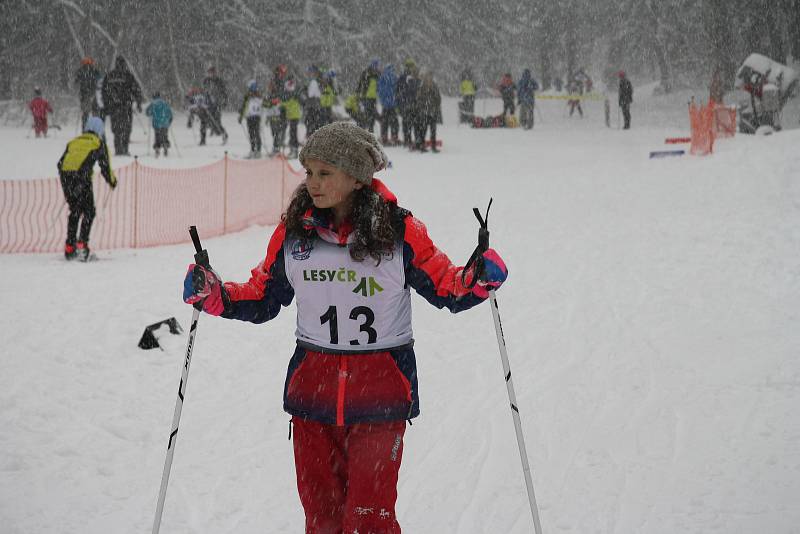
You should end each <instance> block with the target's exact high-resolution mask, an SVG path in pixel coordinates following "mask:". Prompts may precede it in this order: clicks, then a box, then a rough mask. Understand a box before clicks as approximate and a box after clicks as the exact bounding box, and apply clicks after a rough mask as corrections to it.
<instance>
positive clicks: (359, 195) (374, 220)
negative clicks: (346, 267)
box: [281, 183, 408, 264]
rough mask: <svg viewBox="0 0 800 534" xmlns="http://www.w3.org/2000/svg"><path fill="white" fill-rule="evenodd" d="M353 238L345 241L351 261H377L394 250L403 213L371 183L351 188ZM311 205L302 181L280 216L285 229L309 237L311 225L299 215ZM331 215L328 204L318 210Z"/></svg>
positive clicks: (299, 235)
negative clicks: (349, 241)
mask: <svg viewBox="0 0 800 534" xmlns="http://www.w3.org/2000/svg"><path fill="white" fill-rule="evenodd" d="M352 194H353V210H352V213H351V214H350V215H351V220H352V222H353V241H352V242H351V243H349V244H348V250H349V251H350V257H351V258H353V259H354V260H355V261H364V259H366V258H367V256H369V257H371V258H372V259H374V260H375V263H376V264H379V263H380V262H381V260H382V259H383V258H384V257H387V258H391V257H392V255H393V254H394V247H395V242H396V241H397V238H398V236H399V235H400V232H401V231H402V224H403V219H404V217H405V214H406V213H408V212H407V211H405V210H404V209H402V208H399V207H398V206H397V204H395V203H394V202H387V201H386V200H385V199H384V198H383V197H382V196H381V195H380V194H378V192H377V191H375V190H374V189H372V188H371V187H362V188H361V189H357V190H356V191H353V193H352ZM313 206H314V201H313V200H312V199H311V195H309V194H308V189H306V184H305V183H302V184H300V186H298V188H297V189H295V191H294V193H293V194H292V200H291V201H290V202H289V207H288V208H287V209H286V213H284V214H283V216H282V217H281V220H282V221H283V223H284V224H285V225H286V233H287V234H290V235H293V236H295V237H311V236H312V234H313V233H314V230H313V229H309V228H307V227H306V225H305V224H304V221H303V218H304V216H305V214H306V211H308V209H309V208H311V207H313ZM319 211H321V212H322V213H325V214H327V215H328V216H329V217H330V218H331V219H332V218H333V210H331V209H330V208H326V209H321V210H319Z"/></svg>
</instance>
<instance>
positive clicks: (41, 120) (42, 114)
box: [28, 87, 53, 137]
mask: <svg viewBox="0 0 800 534" xmlns="http://www.w3.org/2000/svg"><path fill="white" fill-rule="evenodd" d="M28 109H30V110H31V114H32V115H33V131H34V132H35V133H36V137H41V136H44V137H47V114H48V113H52V112H53V108H52V107H51V106H50V102H48V101H47V100H45V98H44V97H42V90H41V89H40V88H38V87H34V88H33V100H31V101H30V102H29V103H28Z"/></svg>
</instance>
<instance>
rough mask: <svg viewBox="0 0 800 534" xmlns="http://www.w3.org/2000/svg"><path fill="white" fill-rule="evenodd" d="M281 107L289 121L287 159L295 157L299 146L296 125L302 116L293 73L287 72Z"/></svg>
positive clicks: (298, 92)
mask: <svg viewBox="0 0 800 534" xmlns="http://www.w3.org/2000/svg"><path fill="white" fill-rule="evenodd" d="M284 95H285V100H284V101H283V108H284V109H285V110H286V120H287V121H289V156H288V157H289V159H293V158H296V157H297V151H298V150H299V148H300V140H299V138H298V136H297V126H298V125H299V124H300V118H301V117H302V116H303V109H302V107H301V106H300V88H299V87H298V86H297V81H296V80H295V79H294V74H291V73H289V75H288V76H287V77H286V82H285V83H284Z"/></svg>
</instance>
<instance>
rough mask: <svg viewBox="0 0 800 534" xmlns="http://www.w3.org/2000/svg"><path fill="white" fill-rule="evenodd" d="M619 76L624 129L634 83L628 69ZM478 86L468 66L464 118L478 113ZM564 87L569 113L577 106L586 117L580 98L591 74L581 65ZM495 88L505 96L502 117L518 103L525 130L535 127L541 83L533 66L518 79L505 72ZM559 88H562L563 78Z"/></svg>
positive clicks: (463, 88) (627, 125)
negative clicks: (627, 73)
mask: <svg viewBox="0 0 800 534" xmlns="http://www.w3.org/2000/svg"><path fill="white" fill-rule="evenodd" d="M617 76H618V78H619V107H620V110H621V112H622V116H623V118H624V121H625V122H624V124H625V125H624V126H623V129H626V130H627V129H629V128H630V122H631V114H630V107H631V104H632V103H633V86H632V85H631V82H630V81H629V80H628V78H627V77H626V75H625V71H619V72H618V73H617ZM477 87H478V85H477V83H476V82H475V78H474V76H473V75H472V71H471V70H470V69H465V70H464V71H463V72H462V73H461V85H460V94H461V102H460V103H459V115H460V121H461V122H466V123H469V122H472V121H473V119H474V117H475V94H476V92H477ZM565 88H566V90H567V93H568V99H567V107H568V109H569V116H570V117H571V116H572V115H573V114H574V112H575V111H576V110H577V111H578V114H579V115H580V116H581V117H583V108H582V107H581V99H582V96H583V95H584V94H585V93H590V92H591V91H592V88H593V82H592V79H591V77H589V75H588V74H586V72H585V71H584V70H583V69H579V70H578V71H577V72H575V74H573V75H572V76H571V77H570V79H569V81H568V82H567V84H566V87H565ZM495 90H496V91H497V93H498V94H499V95H500V98H501V99H502V100H503V115H502V117H503V118H505V119H506V123H507V122H508V119H509V118H510V117H513V116H514V115H515V113H516V111H517V106H519V123H520V125H521V126H522V127H523V128H524V129H526V130H530V129H531V128H533V125H534V109H535V103H536V91H538V90H539V83H538V82H537V81H536V80H535V79H534V78H533V75H532V73H531V70H530V69H525V70H523V72H522V77H521V78H520V79H519V81H518V82H514V78H513V77H512V75H511V73H510V72H507V73H505V74H504V75H503V76H502V78H501V79H500V81H499V82H498V83H497V85H496V86H495ZM556 90H557V91H560V90H561V83H560V82H559V84H558V87H556Z"/></svg>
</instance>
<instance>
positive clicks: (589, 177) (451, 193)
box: [0, 92, 800, 534]
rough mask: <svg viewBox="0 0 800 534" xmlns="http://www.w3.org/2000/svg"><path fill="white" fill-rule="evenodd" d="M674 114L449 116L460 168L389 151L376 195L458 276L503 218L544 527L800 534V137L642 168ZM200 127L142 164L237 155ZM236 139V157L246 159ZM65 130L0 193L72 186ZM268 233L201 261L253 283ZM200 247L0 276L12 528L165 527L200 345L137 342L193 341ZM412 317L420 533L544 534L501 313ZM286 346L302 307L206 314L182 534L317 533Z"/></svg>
mask: <svg viewBox="0 0 800 534" xmlns="http://www.w3.org/2000/svg"><path fill="white" fill-rule="evenodd" d="M682 98H683V97H671V98H670V99H657V98H647V96H646V95H645V94H643V93H642V92H638V93H637V101H636V103H635V104H634V108H633V130H631V131H621V130H617V129H615V128H612V129H606V128H605V126H604V125H603V121H602V104H601V103H595V104H589V105H588V106H587V109H586V111H587V115H588V117H587V118H585V119H582V120H581V119H577V118H573V119H568V118H567V117H565V113H564V104H563V102H555V103H553V102H548V103H542V106H541V110H540V111H541V115H537V117H536V119H537V124H536V128H535V129H534V130H533V131H530V132H525V131H521V130H504V129H497V130H474V129H471V128H466V127H463V126H462V127H458V126H457V125H456V121H455V102H454V101H447V103H446V106H447V112H446V115H445V121H446V125H445V126H444V127H443V128H441V134H440V137H441V138H442V139H444V151H443V152H442V153H441V154H438V155H434V154H425V155H420V154H409V153H407V152H405V151H404V150H402V149H399V148H389V149H388V153H389V155H390V158H391V159H392V161H393V166H392V168H391V169H388V170H387V171H384V172H382V173H381V174H380V175H379V176H380V177H381V178H382V179H383V180H384V181H385V182H386V183H387V184H388V185H389V187H390V188H392V189H393V190H394V191H395V193H396V194H397V195H398V197H399V198H400V201H401V204H403V205H404V206H406V207H408V208H410V209H412V210H413V211H414V213H415V215H416V216H417V217H419V218H421V219H422V220H423V221H425V222H426V224H427V225H428V228H429V230H430V233H431V235H432V237H433V239H434V240H435V241H436V242H437V243H438V244H439V245H440V247H441V248H443V249H444V250H445V251H447V252H448V253H449V254H450V256H451V258H452V259H453V260H454V261H458V262H463V261H465V260H466V258H467V257H468V255H469V254H470V252H471V251H472V248H473V247H474V242H475V237H476V227H477V223H476V221H475V219H474V217H473V215H472V212H471V208H472V207H473V206H479V207H482V208H484V207H485V206H486V203H487V202H488V199H489V197H494V205H493V208H492V213H491V216H490V229H491V231H492V242H493V245H494V246H495V247H496V248H497V249H498V250H499V251H500V253H501V254H502V255H503V257H504V258H505V259H506V261H507V263H508V265H509V268H510V277H509V280H508V282H507V284H506V285H505V286H504V287H503V288H502V289H501V291H500V292H499V293H498V299H499V304H500V311H501V314H502V318H503V326H504V330H505V335H506V341H507V344H508V350H509V356H510V360H511V366H512V369H513V372H514V378H515V384H516V388H517V396H518V404H519V407H520V410H521V416H522V423H523V427H524V431H525V438H526V440H527V445H528V454H529V457H530V462H531V466H532V470H533V479H534V486H535V489H536V492H537V498H538V501H539V504H540V509H541V518H542V524H543V527H544V531H545V532H546V533H555V532H559V533H574V534H586V533H619V534H622V533H664V534H674V533H676V532H680V533H709V532H719V533H724V534H732V533H751V532H768V533H771V534H789V533H795V532H798V530H799V529H800V527H799V526H798V525H800V504H798V502H799V501H798V499H797V496H798V495H800V417H798V414H797V409H798V406H800V358H798V350H799V349H800V328H798V326H797V325H798V319H800V307H798V301H800V252H799V251H800V184H799V183H798V180H799V179H800V151H798V150H797V147H798V145H800V132H798V131H793V132H783V133H780V134H777V135H774V136H771V137H753V136H750V137H745V136H737V137H736V138H734V139H731V140H722V141H720V142H719V143H718V145H717V147H716V153H715V154H714V155H713V156H710V157H705V158H697V157H690V156H685V157H682V158H673V159H661V160H650V159H648V152H649V151H650V150H654V149H660V148H664V146H665V145H664V144H663V140H664V138H665V137H666V136H671V135H676V134H685V133H686V132H687V130H688V126H687V125H686V122H687V121H686V119H685V107H684V106H685V101H684V102H681V99H682ZM482 104H483V103H482V102H478V106H477V110H478V111H479V112H481V113H482V112H483V109H482ZM496 106H497V102H491V103H490V104H489V105H488V106H487V113H489V112H496V111H498V110H499V107H496ZM614 112H615V110H614ZM615 118H616V117H612V124H613V121H614V119H615ZM183 120H184V119H183V118H181V119H179V120H178V121H177V124H176V127H175V133H176V135H177V137H178V143H179V146H178V148H179V149H180V152H181V155H182V157H178V156H177V150H175V151H173V153H174V155H175V157H172V156H171V157H170V159H169V160H158V162H155V161H154V160H152V159H151V158H150V159H148V157H147V155H146V151H147V147H146V145H145V140H146V137H145V133H144V132H145V129H144V128H143V127H142V126H141V125H140V124H138V123H137V124H136V125H135V127H134V137H133V145H132V151H133V152H134V153H138V154H141V155H142V162H143V163H146V164H158V165H174V166H193V165H199V164H202V163H205V162H207V161H209V160H212V159H215V158H218V157H220V156H221V155H222V151H223V148H222V147H219V146H218V144H219V138H211V139H210V141H209V143H210V146H208V147H205V148H198V147H195V146H193V145H194V141H193V139H192V134H191V133H190V132H189V131H188V130H186V129H185V128H184V127H183V126H184V124H182V121H183ZM225 121H226V126H227V127H228V129H229V131H230V132H231V141H230V143H229V146H228V147H227V148H228V149H229V150H230V151H231V153H233V154H243V153H245V152H247V150H248V148H247V143H246V140H245V136H244V133H243V132H242V131H241V129H240V128H239V127H238V125H237V124H236V122H235V119H234V117H233V116H232V115H229V116H226V117H225ZM71 129H72V131H70V128H69V127H65V129H64V130H62V131H61V132H56V134H55V135H54V137H53V138H51V139H48V140H34V139H25V133H26V132H25V130H24V129H19V128H8V127H6V128H0V143H2V146H3V150H2V152H1V153H0V169H2V171H0V172H2V176H3V177H4V178H26V177H41V176H53V175H54V169H55V162H56V161H57V159H58V157H59V156H60V154H61V151H62V150H63V145H64V142H65V141H66V140H67V138H68V134H72V133H74V125H72V127H71ZM117 163H118V164H123V163H125V161H124V159H123V158H118V159H117V160H115V164H117ZM1 230H2V229H0V231H1ZM271 230H272V228H251V229H249V230H247V231H244V232H242V233H239V234H235V235H230V236H226V237H222V238H217V239H208V240H204V242H203V244H204V246H205V247H206V248H207V249H208V251H209V254H210V256H211V261H212V264H213V265H214V266H215V268H216V269H217V270H218V271H219V272H220V273H221V274H222V275H223V277H225V278H227V279H232V280H244V279H246V277H247V276H248V273H249V269H250V268H252V267H253V266H254V265H255V264H256V263H257V262H258V261H259V260H260V259H261V258H262V256H263V254H264V250H265V247H266V243H267V239H268V237H269V235H270V233H271ZM201 237H202V236H201ZM192 253H193V248H192V246H191V245H190V244H186V245H180V246H170V247H163V248H153V249H143V250H114V251H101V252H100V253H99V255H100V257H101V260H100V261H97V262H94V263H90V264H68V263H65V262H64V261H63V260H61V259H60V258H59V257H57V256H53V255H3V256H0V270H1V272H2V277H0V295H2V302H3V306H2V307H0V332H1V333H2V338H3V345H2V346H3V349H2V357H1V358H0V532H3V533H4V534H22V533H25V534H28V533H40V534H49V533H62V532H81V533H107V532H114V533H134V532H148V531H149V529H150V527H151V525H152V521H153V515H154V512H155V505H156V497H157V494H158V488H159V483H160V480H161V473H162V468H163V464H164V456H165V452H166V444H167V438H168V434H169V430H170V424H171V419H172V413H173V408H174V403H175V396H176V391H177V389H178V382H179V378H180V367H181V364H182V361H183V352H184V349H185V343H186V338H185V336H168V335H167V336H164V337H162V338H161V342H162V345H163V346H164V350H163V351H160V350H151V351H142V350H140V349H138V348H137V346H136V344H137V341H138V339H139V337H140V335H141V334H142V331H143V329H144V327H145V325H147V324H149V323H152V322H155V321H157V320H160V319H164V318H167V317H170V316H175V317H176V318H177V319H178V321H179V322H180V323H181V324H182V325H183V326H184V328H186V327H188V323H189V318H190V316H191V308H189V307H188V306H186V305H184V304H183V303H182V301H181V297H180V294H181V282H182V279H183V275H184V272H185V269H186V265H187V264H188V263H189V262H190V261H191V259H192ZM414 314H415V322H414V324H415V338H416V348H417V358H418V362H419V373H420V375H419V376H420V395H421V408H422V416H421V417H420V418H418V419H416V420H415V422H414V425H413V426H412V427H409V429H408V431H407V433H406V449H405V454H404V461H403V467H402V470H401V477H400V484H399V493H400V497H399V500H398V505H397V509H398V514H399V518H400V522H401V525H402V526H403V528H404V532H408V533H425V534H438V533H458V534H462V533H463V534H482V533H485V534H496V533H513V534H521V533H523V532H526V533H527V532H532V521H531V517H530V513H529V510H528V503H527V497H526V495H525V486H524V479H523V476H522V472H521V467H520V461H519V456H518V452H517V445H516V441H515V438H514V429H513V425H512V420H511V415H510V412H509V407H508V399H507V396H506V391H505V386H504V381H503V376H502V372H501V367H500V361H499V356H498V349H497V342H496V339H495V333H494V329H493V326H492V319H491V313H490V310H489V308H488V306H480V307H478V308H475V309H473V310H470V311H467V312H465V313H462V314H459V315H455V316H454V315H451V314H449V313H447V312H445V311H440V310H436V309H435V308H432V307H431V306H429V305H428V304H427V303H426V302H424V301H423V300H422V299H419V298H415V299H414ZM293 330H294V310H293V309H291V308H290V309H286V310H284V311H283V312H282V313H281V314H280V315H279V316H278V317H277V318H276V319H275V320H274V321H272V322H270V323H267V324H265V325H260V326H255V325H251V324H243V323H237V322H233V321H225V320H221V319H216V318H211V317H208V316H203V317H201V320H200V324H199V329H198V334H197V339H196V344H195V349H194V354H193V365H192V368H191V373H190V376H189V382H188V387H187V396H186V403H185V405H184V409H183V416H182V419H181V425H180V434H179V438H178V442H177V447H176V452H175V459H174V463H173V466H172V475H171V479H170V486H169V491H168V494H167V501H166V506H165V510H164V517H163V523H162V532H165V533H166V532H169V533H223V532H229V533H237V534H238V533H256V532H275V533H278V532H280V533H300V532H302V531H303V527H302V525H303V519H302V510H301V507H300V503H299V500H298V498H297V495H296V489H295V482H294V468H293V461H292V448H291V442H289V441H288V440H287V432H288V416H287V415H286V414H284V413H283V412H282V410H281V393H282V388H283V380H284V373H285V368H286V363H287V361H288V358H289V356H290V354H291V351H292V346H293V336H292V333H293Z"/></svg>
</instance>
